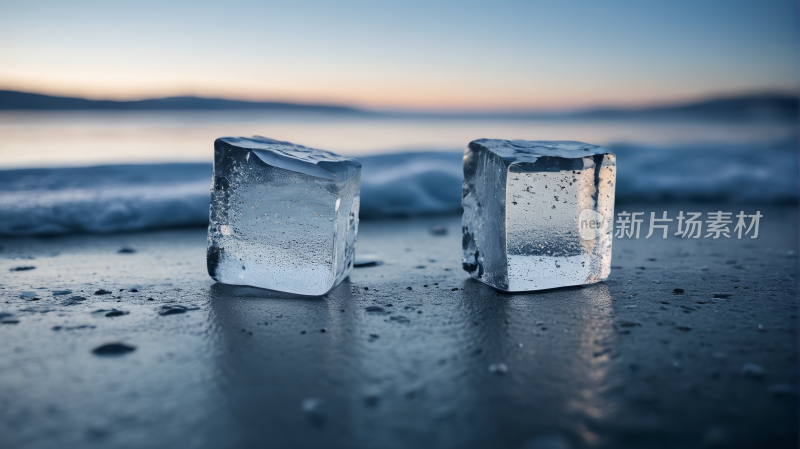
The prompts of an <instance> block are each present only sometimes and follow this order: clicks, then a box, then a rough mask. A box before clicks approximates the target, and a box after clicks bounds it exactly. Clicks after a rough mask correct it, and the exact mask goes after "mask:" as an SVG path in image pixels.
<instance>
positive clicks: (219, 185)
mask: <svg viewBox="0 0 800 449" xmlns="http://www.w3.org/2000/svg"><path fill="white" fill-rule="evenodd" d="M360 190H361V163H360V162H359V161H357V160H356V159H351V158H346V157H343V156H339V155H336V154H333V153H330V152H327V151H322V150H316V149H313V148H306V147H304V146H301V145H295V144H292V143H289V142H280V141H277V140H273V139H268V138H264V137H260V136H254V137H252V138H246V137H222V138H220V139H217V140H216V141H215V142H214V176H213V186H212V189H211V210H210V222H209V225H208V252H207V262H208V274H209V275H211V277H212V278H214V280H216V281H218V282H223V283H226V284H238V285H250V286H254V287H261V288H267V289H270V290H277V291H282V292H288V293H295V294H300V295H322V294H325V293H326V292H328V291H329V290H330V289H332V288H333V287H334V286H336V285H337V284H338V283H339V282H341V281H342V280H344V279H345V278H346V277H347V275H348V274H349V273H350V270H351V269H352V266H353V258H354V255H355V248H356V237H357V234H358V208H359V199H360Z"/></svg>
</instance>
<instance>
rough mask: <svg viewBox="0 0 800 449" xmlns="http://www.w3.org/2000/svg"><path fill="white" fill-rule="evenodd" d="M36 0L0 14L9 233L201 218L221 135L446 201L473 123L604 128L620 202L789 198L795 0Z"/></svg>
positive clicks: (2, 227) (2, 177) (420, 205)
mask: <svg viewBox="0 0 800 449" xmlns="http://www.w3.org/2000/svg"><path fill="white" fill-rule="evenodd" d="M34 3H35V4H34ZM34 3H32V4H24V5H23V4H13V5H12V4H7V5H5V7H4V11H5V12H6V14H4V15H2V16H0V39H2V41H3V42H6V43H8V44H10V45H7V46H3V47H2V48H0V234H2V235H41V234H60V233H69V232H115V231H134V230H143V229H158V228H164V227H177V226H202V225H204V224H205V223H206V222H207V215H208V210H207V209H208V189H209V183H210V176H211V165H210V161H211V156H212V153H213V141H214V139H216V138H218V137H222V136H251V135H262V136H267V137H270V138H274V139H278V140H285V141H290V142H294V143H298V144H302V145H306V146H310V147H316V148H321V149H325V150H329V151H334V152H337V153H340V154H345V155H349V156H355V157H358V158H359V159H360V160H361V161H362V162H363V164H364V170H363V174H362V209H361V212H362V216H363V217H364V218H372V217H382V216H414V215H425V214H439V213H457V212H458V211H459V210H460V196H461V179H462V173H461V152H462V151H463V148H464V146H465V145H466V144H467V143H468V142H470V141H472V140H474V139H478V138H503V139H525V140H577V141H584V142H589V143H593V144H599V145H603V146H606V147H608V148H610V149H611V150H612V151H614V152H616V153H617V154H618V155H619V157H618V163H619V176H618V186H617V192H616V193H617V202H618V203H619V204H624V203H626V202H634V201H639V202H641V201H646V202H650V203H653V202H666V201H684V202H685V201H690V202H706V203H715V204H732V203H757V204H760V203H763V204H786V203H796V202H797V200H798V173H800V168H799V167H798V151H797V150H798V146H797V145H798V87H797V76H798V70H797V67H798V60H797V16H798V9H797V4H796V2H791V1H785V0H776V1H772V2H767V3H765V4H760V5H756V4H754V3H752V2H747V1H738V0H737V1H730V2H724V3H722V2H704V3H701V4H693V5H692V6H691V7H689V6H687V5H681V4H647V5H644V4H635V3H628V2H616V3H608V4H605V5H599V4H594V3H589V2H587V3H585V4H582V6H581V8H580V10H579V11H576V10H575V9H574V8H571V7H568V6H566V5H562V4H559V3H556V2H538V3H535V4H530V5H528V4H517V3H513V2H499V3H497V4H493V5H491V6H489V5H486V4H481V3H479V2H459V3H448V2H442V3H437V4H436V5H428V4H423V3H414V2H411V3H409V4H403V5H400V4H393V5H390V4H386V5H381V6H378V5H369V4H365V3H359V2H350V3H345V4H342V5H338V6H337V7H335V8H334V7H332V6H331V5H327V4H325V3H324V2H313V1H312V2H308V3H306V4H304V5H297V4H284V3H279V2H277V3H252V2H247V1H239V2H234V3H232V4H231V5H227V6H224V7H223V6H222V5H217V4H214V3H208V2H191V3H186V2H180V1H177V2H170V3H166V4H164V3H158V2H144V3H143V4H142V5H139V6H137V7H133V6H131V5H122V4H114V5H112V4H107V3H103V2H93V1H87V2H81V3H78V4H75V5H72V6H70V7H67V6H65V5H63V4H60V3H58V2H50V1H41V2H34ZM244 11H247V14H242V12H244ZM211 30H214V32H210V31H211ZM221 30H224V31H221ZM409 30H414V32H413V33H409ZM487 31H491V32H487Z"/></svg>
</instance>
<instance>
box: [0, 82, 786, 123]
mask: <svg viewBox="0 0 800 449" xmlns="http://www.w3.org/2000/svg"><path fill="white" fill-rule="evenodd" d="M799 99H800V89H759V90H750V91H743V92H740V93H736V94H734V93H717V94H714V93H709V94H705V95H698V96H695V97H693V98H691V99H680V100H677V99H676V100H672V101H653V102H649V103H647V104H645V105H637V106H631V105H609V104H598V105H589V106H583V107H571V108H568V109H564V108H552V107H551V108H535V107H531V108H524V109H522V108H502V109H501V108H446V109H427V108H409V107H404V108H397V107H395V108H389V107H387V108H375V107H359V106H350V105H348V104H341V103H328V102H303V101H299V102H293V101H259V100H252V99H250V100H242V99H237V98H224V97H216V96H195V95H180V96H168V97H155V98H153V97H150V98H142V99H136V100H108V99H102V100H100V99H89V98H85V97H77V96H62V95H49V94H42V93H36V92H26V91H18V90H2V89H0V111H67V110H72V111H91V110H121V111H192V110H195V111H202V110H217V111H219V110H239V111H242V110H253V111H256V110H261V111H264V110H273V111H277V110H280V111H297V112H322V113H347V114H365V115H391V116H405V115H408V116H431V117H454V118H455V117H462V116H463V117H469V118H475V117H500V118H502V117H531V118H535V117H542V118H546V117H558V118H567V117H586V116H588V117H595V118H597V117H598V116H626V117H627V116H629V115H630V114H635V115H641V114H645V115H653V114H655V115H664V114H667V115H671V114H677V113H681V114H688V115H696V114H698V113H699V114H702V115H708V114H710V115H713V116H720V115H722V116H731V115H734V116H742V115H744V116H748V117H756V118H758V117H760V116H763V117H769V118H778V117H787V118H793V117H797V115H798V100H799Z"/></svg>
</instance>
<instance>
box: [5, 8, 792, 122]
mask: <svg viewBox="0 0 800 449" xmlns="http://www.w3.org/2000/svg"><path fill="white" fill-rule="evenodd" d="M0 12H1V13H0V89H14V90H25V91H34V92H42V93H50V94H58V95H74V96H85V97H89V98H111V99H135V98H146V97H160V96H176V95H200V96H215V97H226V98H236V99H250V100H279V101H297V102H321V103H337V104H347V105H353V106H359V107H368V108H394V109H423V110H454V109H458V110H466V109H470V110H477V109H483V110H499V109H544V108H547V109H554V108H555V109H564V108H580V107H589V106H600V105H614V106H616V105H642V104H648V103H654V102H670V101H683V100H687V99H694V98H699V97H705V96H712V95H719V94H736V93H741V92H753V91H767V90H781V91H787V90H792V91H793V90H796V88H797V76H798V60H797V53H798V51H797V50H798V48H797V37H798V36H797V34H798V26H797V24H798V7H797V2H796V1H790V0H765V1H749V0H748V1H740V0H725V1H721V0H695V1H668V2H667V1H623V0H619V1H531V2H522V1H491V2H470V1H459V2H435V3H434V2H418V1H403V2H395V3H379V2H325V1H319V2H315V1H310V2H299V1H295V2H249V1H226V2H213V3H212V2H201V1H194V2H165V1H137V2H108V1H106V2H84V1H73V2H60V1H52V2H51V1H28V2H11V1H0Z"/></svg>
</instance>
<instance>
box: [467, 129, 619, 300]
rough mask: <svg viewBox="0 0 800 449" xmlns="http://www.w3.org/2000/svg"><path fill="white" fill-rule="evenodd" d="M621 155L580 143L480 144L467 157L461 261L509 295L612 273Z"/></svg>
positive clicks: (484, 141) (473, 144)
mask: <svg viewBox="0 0 800 449" xmlns="http://www.w3.org/2000/svg"><path fill="white" fill-rule="evenodd" d="M615 181H616V156H615V155H614V154H613V153H611V152H610V151H608V150H607V149H605V148H602V147H599V146H595V145H588V144H585V143H581V142H531V141H525V140H496V139H480V140H476V141H473V142H470V144H469V145H468V146H467V148H466V149H465V150H464V186H463V191H462V205H463V207H464V215H463V217H462V231H463V237H462V249H463V252H462V262H463V267H464V270H466V271H467V272H469V273H470V274H471V275H472V277H474V278H475V279H477V280H479V281H481V282H484V283H486V284H488V285H491V286H492V287H495V288H498V289H501V290H506V291H525V290H541V289H547V288H555V287H563V286H568V285H578V284H591V283H594V282H598V281H601V280H603V279H605V278H607V277H608V275H609V272H610V271H611V236H612V226H613V217H614V183H615Z"/></svg>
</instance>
